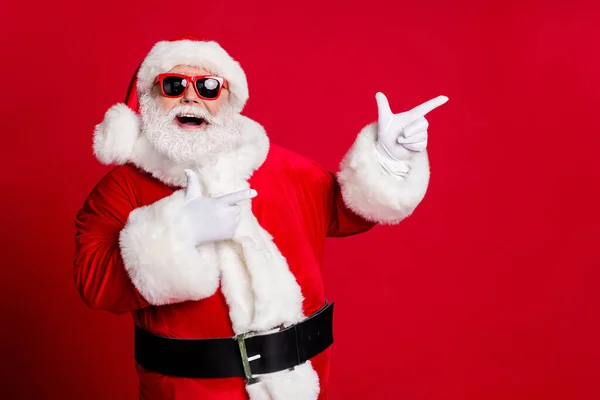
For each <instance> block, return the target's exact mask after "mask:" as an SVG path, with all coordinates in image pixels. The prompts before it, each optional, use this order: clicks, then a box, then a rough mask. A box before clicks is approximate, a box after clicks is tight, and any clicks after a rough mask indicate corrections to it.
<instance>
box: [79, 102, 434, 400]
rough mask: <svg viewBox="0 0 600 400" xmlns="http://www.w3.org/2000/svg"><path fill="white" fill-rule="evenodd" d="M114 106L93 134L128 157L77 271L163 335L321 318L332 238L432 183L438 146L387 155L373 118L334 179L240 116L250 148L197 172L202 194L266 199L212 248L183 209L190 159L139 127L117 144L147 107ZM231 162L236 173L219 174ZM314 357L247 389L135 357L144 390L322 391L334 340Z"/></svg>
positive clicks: (85, 212)
mask: <svg viewBox="0 0 600 400" xmlns="http://www.w3.org/2000/svg"><path fill="white" fill-rule="evenodd" d="M113 111H115V110H113ZM109 114H110V111H109ZM113 114H117V117H118V118H117V121H118V119H121V121H119V122H120V123H119V124H116V123H115V116H114V115H108V114H107V119H105V121H104V122H103V124H101V125H99V127H98V129H97V131H96V138H95V150H96V155H97V156H98V158H99V159H100V160H101V161H103V162H105V163H108V162H114V163H117V164H122V165H121V166H118V167H116V168H115V169H113V170H112V171H110V172H109V173H108V174H107V175H106V176H105V177H104V178H103V179H102V180H101V181H100V182H99V183H98V185H97V186H96V187H95V188H94V190H93V191H92V193H91V194H90V195H89V196H88V198H87V199H86V201H85V204H84V206H83V208H82V209H81V210H80V211H79V212H78V214H77V216H76V220H75V222H76V228H77V234H76V237H75V241H76V258H75V264H74V265H75V280H76V284H77V287H78V288H79V291H80V294H81V296H82V298H83V299H84V301H85V302H86V303H87V304H88V305H89V306H91V307H93V308H97V309H102V310H107V311H110V312H114V313H123V312H130V313H131V315H132V317H133V320H134V323H135V324H137V325H139V326H140V327H142V328H145V329H147V330H149V331H151V332H154V333H156V334H159V335H162V336H167V337H175V338H215V337H232V336H234V335H235V334H237V333H242V332H245V331H248V330H262V331H267V330H269V329H272V328H273V327H275V326H277V325H279V324H281V323H284V324H289V323H295V322H299V321H301V320H302V319H304V318H306V317H308V316H310V315H312V314H313V313H314V312H315V311H317V310H318V309H319V308H321V307H322V306H323V304H324V302H325V300H326V293H325V290H324V287H323V282H322V257H323V250H324V245H325V239H326V237H328V236H329V237H331V236H334V237H339V236H347V235H352V234H356V233H360V232H364V231H366V230H368V229H370V228H371V227H372V226H373V225H374V224H376V223H378V222H382V223H396V222H398V221H399V220H401V219H402V218H404V217H406V216H407V215H409V214H410V213H411V212H412V210H413V209H414V208H415V207H416V206H417V204H418V203H419V202H420V201H421V199H422V197H423V195H424V193H425V190H426V187H427V183H428V177H429V168H428V162H427V156H426V155H425V154H423V155H418V156H417V157H416V158H415V159H413V160H412V162H411V163H410V164H407V163H401V164H398V163H390V162H389V161H386V160H385V159H382V158H381V157H380V156H379V155H378V153H377V152H376V150H375V136H374V135H375V126H374V125H370V126H367V127H366V128H365V129H364V130H363V132H361V134H360V135H359V137H358V139H357V142H356V143H355V145H354V146H353V148H352V149H351V150H350V152H349V153H348V155H347V156H346V158H345V159H344V161H343V163H342V166H341V170H340V173H339V174H338V175H337V177H336V176H335V175H333V174H332V173H330V172H328V171H326V170H325V169H323V168H321V167H320V166H319V165H318V164H316V163H315V162H313V161H311V160H308V159H306V158H304V157H301V156H299V155H297V154H295V153H293V152H291V151H289V150H286V149H283V148H281V147H278V146H274V145H270V146H269V143H268V139H266V135H265V134H264V131H263V130H262V128H261V127H260V126H259V125H258V124H256V123H254V122H252V121H250V120H248V119H247V118H244V117H240V118H241V120H240V121H241V123H240V127H241V128H240V129H242V130H243V131H244V134H245V135H246V137H247V140H246V142H245V144H246V147H245V149H246V151H244V152H238V153H237V154H233V155H232V157H231V158H230V159H229V160H224V161H222V162H221V164H219V165H214V166H211V167H207V168H204V169H202V168H201V167H199V168H198V171H199V173H200V174H201V175H202V176H205V177H206V180H205V181H203V182H202V184H203V186H204V188H205V195H221V194H225V193H228V192H231V191H235V190H241V189H245V188H248V187H251V188H253V189H256V190H257V192H258V196H257V197H256V198H255V199H253V200H252V202H251V203H249V204H248V210H247V213H245V214H244V213H243V216H242V221H241V222H240V228H239V230H240V231H241V232H242V233H240V234H239V235H238V237H237V238H236V240H234V241H233V242H232V243H230V244H229V245H227V246H225V245H223V246H222V247H218V246H216V247H215V246H214V244H208V245H206V246H205V247H204V248H202V246H200V247H198V246H194V245H192V244H190V243H188V240H189V238H186V237H185V235H184V233H185V232H183V231H181V230H180V229H179V226H180V225H181V224H180V222H181V221H180V220H179V219H178V218H177V212H176V210H177V208H178V207H179V205H180V204H181V201H182V198H183V196H182V192H183V190H180V189H182V186H183V185H184V176H183V169H184V168H189V167H190V165H174V164H172V163H170V162H169V161H168V160H166V159H165V158H164V157H161V156H160V155H157V154H156V153H155V152H154V151H153V150H152V148H151V146H149V145H148V143H147V141H146V140H145V138H144V136H143V135H141V134H140V133H139V131H138V132H137V134H136V135H134V137H131V138H130V139H131V140H130V142H127V143H125V142H123V134H122V133H120V132H117V133H118V134H119V138H120V139H119V140H120V142H118V143H116V144H115V140H114V135H115V130H114V127H115V126H123V121H122V120H123V119H125V120H126V121H127V122H128V123H129V124H130V125H131V124H135V123H136V122H135V121H133V120H131V118H137V117H134V116H131V115H129V114H128V113H127V112H126V111H125V110H124V109H121V110H119V112H117V113H113ZM124 143H125V144H124ZM242 148H244V146H242ZM248 154H250V156H248ZM242 159H243V160H242ZM244 160H245V161H244ZM236 168H237V169H236ZM223 169H227V170H229V169H233V170H234V172H231V173H227V174H226V175H222V174H221V172H220V171H222V170H223ZM211 182H226V184H224V185H222V184H215V185H213V184H212V183H211ZM211 185H212V186H211ZM174 210H175V211H174ZM244 215H245V216H244ZM255 239H256V240H255ZM211 246H212V247H211ZM264 249H267V250H264ZM269 252H270V253H269ZM261 257H262V258H261ZM269 263H272V264H273V269H272V270H269V273H268V274H265V273H264V272H262V270H261V268H262V266H263V265H267V264H269ZM253 265H254V266H253ZM242 270H243V271H245V272H244V273H242V272H240V271H242ZM248 277H249V278H248ZM266 279H270V280H266ZM250 281H252V282H250ZM273 287H280V288H281V289H280V291H277V290H278V289H274V288H273ZM295 288H297V289H298V290H297V294H294V293H295ZM248 304H251V307H250V308H251V310H250V311H248V310H247V308H248V307H249V306H248ZM295 308H297V309H296V310H295V311H294V309H295ZM306 364H308V365H305V366H303V368H304V369H302V368H297V370H296V371H295V372H294V371H293V372H292V373H295V374H296V375H295V376H292V377H291V378H290V377H287V380H286V381H284V380H281V379H280V380H279V381H278V379H279V375H277V374H275V375H274V377H273V380H271V381H269V382H268V383H265V384H257V385H252V386H249V387H245V383H244V380H243V379H242V378H222V379H187V378H177V377H167V376H162V375H160V374H157V373H154V372H150V371H146V370H144V369H143V368H142V367H140V366H137V371H138V375H139V378H140V398H142V399H177V400H183V399H192V398H193V399H204V398H206V399H248V398H249V397H250V398H251V399H262V398H269V397H268V396H270V397H271V398H273V399H275V400H277V399H283V398H286V399H289V398H292V399H299V400H300V399H302V400H304V399H315V398H318V399H325V398H326V388H327V380H328V368H329V350H328V351H325V352H324V353H322V354H320V355H319V356H317V357H315V358H314V359H313V360H311V361H310V362H308V363H306ZM284 372H285V373H289V371H284ZM315 372H316V373H315ZM290 379H291V382H292V383H294V382H296V383H297V385H296V386H294V384H291V385H290Z"/></svg>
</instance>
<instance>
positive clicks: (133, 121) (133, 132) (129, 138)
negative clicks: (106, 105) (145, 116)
mask: <svg viewBox="0 0 600 400" xmlns="http://www.w3.org/2000/svg"><path fill="white" fill-rule="evenodd" d="M139 136H140V118H139V117H138V115H137V114H136V113H135V112H133V111H132V110H131V109H130V108H129V107H127V105H125V104H123V103H119V104H115V105H114V106H112V107H111V108H110V109H109V110H108V111H107V112H106V115H105V116H104V120H103V121H102V122H101V123H100V124H98V125H96V128H95V129H94V147H93V148H94V155H95V156H96V158H97V159H98V161H100V162H101V163H102V164H118V165H121V164H125V163H127V162H128V161H129V160H130V159H131V155H132V153H133V146H134V144H135V141H136V140H137V139H138V137H139Z"/></svg>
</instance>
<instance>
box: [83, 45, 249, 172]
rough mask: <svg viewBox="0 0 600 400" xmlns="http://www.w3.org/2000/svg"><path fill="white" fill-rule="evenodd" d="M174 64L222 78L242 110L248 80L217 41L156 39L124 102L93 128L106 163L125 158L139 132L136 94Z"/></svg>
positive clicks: (99, 153)
mask: <svg viewBox="0 0 600 400" xmlns="http://www.w3.org/2000/svg"><path fill="white" fill-rule="evenodd" d="M177 65H189V66H193V67H198V68H203V69H205V70H207V71H209V72H210V73H212V74H215V75H217V76H220V77H222V78H225V79H226V80H227V82H228V84H229V103H230V104H231V105H232V106H233V108H234V110H235V111H236V112H241V111H242V109H243V108H244V105H245V104H246V101H247V100H248V82H247V80H246V74H245V73H244V70H243V69H242V67H241V66H240V64H239V63H238V62H237V61H235V60H234V59H233V58H232V57H231V56H230V55H229V54H228V53H227V52H226V51H225V50H224V49H223V48H222V47H221V46H220V45H219V44H218V43H216V42H214V41H202V40H200V39H199V38H197V37H194V36H183V37H178V38H176V39H173V40H170V41H161V42H158V43H156V44H155V45H154V46H153V47H152V49H151V50H150V52H149V53H148V55H147V56H146V58H145V59H144V61H143V62H142V63H141V64H140V66H139V68H138V70H137V71H136V73H135V74H134V76H133V78H132V79H131V83H130V85H129V89H128V90H127V95H126V98H125V104H123V103H119V104H116V105H114V106H113V107H111V108H110V109H109V110H108V112H107V113H106V115H105V117H104V120H103V121H102V123H100V124H98V125H97V126H96V129H95V132H94V153H95V154H96V157H97V158H98V159H99V160H100V161H101V162H102V163H105V164H111V163H117V164H121V163H123V162H126V161H127V159H128V158H129V155H130V154H131V151H132V149H133V145H134V143H135V140H136V139H137V137H138V136H139V131H140V121H139V116H138V114H137V113H138V112H139V102H138V95H141V94H144V93H148V92H150V90H151V89H152V86H153V84H154V79H155V78H156V76H157V75H158V74H161V73H163V72H167V71H169V70H170V69H171V68H173V67H175V66H177Z"/></svg>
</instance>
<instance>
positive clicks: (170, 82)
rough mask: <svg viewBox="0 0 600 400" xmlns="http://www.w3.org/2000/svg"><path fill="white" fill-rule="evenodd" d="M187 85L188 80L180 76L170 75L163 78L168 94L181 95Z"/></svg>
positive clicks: (164, 88)
mask: <svg viewBox="0 0 600 400" xmlns="http://www.w3.org/2000/svg"><path fill="white" fill-rule="evenodd" d="M186 86H187V80H186V79H184V78H180V77H178V76H169V77H166V78H165V79H163V90H164V91H165V94H166V95H167V96H180V95H181V94H182V93H183V91H184V90H185V87H186Z"/></svg>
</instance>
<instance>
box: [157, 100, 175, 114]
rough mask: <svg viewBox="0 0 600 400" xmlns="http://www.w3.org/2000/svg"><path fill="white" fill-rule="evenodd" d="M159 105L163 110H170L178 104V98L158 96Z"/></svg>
mask: <svg viewBox="0 0 600 400" xmlns="http://www.w3.org/2000/svg"><path fill="white" fill-rule="evenodd" d="M159 99H160V105H161V107H162V109H163V110H164V111H167V112H168V111H171V109H172V108H173V107H175V106H176V105H177V104H178V99H172V98H169V97H163V96H160V97H159Z"/></svg>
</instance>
